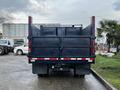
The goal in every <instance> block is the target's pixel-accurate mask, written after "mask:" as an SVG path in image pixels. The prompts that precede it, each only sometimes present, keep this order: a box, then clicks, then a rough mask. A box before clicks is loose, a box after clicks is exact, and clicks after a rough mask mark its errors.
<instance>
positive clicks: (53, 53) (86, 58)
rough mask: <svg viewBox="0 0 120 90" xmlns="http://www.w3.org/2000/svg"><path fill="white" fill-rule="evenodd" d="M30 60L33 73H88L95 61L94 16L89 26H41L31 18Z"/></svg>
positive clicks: (41, 74) (29, 36)
mask: <svg viewBox="0 0 120 90" xmlns="http://www.w3.org/2000/svg"><path fill="white" fill-rule="evenodd" d="M28 41H29V45H28V47H29V52H28V60H29V63H31V64H32V72H33V74H37V75H38V76H44V75H48V74H49V71H51V70H54V71H56V70H70V69H73V70H74V75H75V76H76V75H80V76H83V77H84V76H85V75H86V74H89V73H90V72H91V69H90V67H91V64H92V63H94V62H95V17H94V16H93V17H92V20H91V24H90V25H88V26H87V27H86V28H83V27H82V26H74V25H72V26H69V27H47V26H46V27H45V26H42V25H41V26H40V27H39V28H38V27H36V26H34V25H33V24H32V17H29V35H28Z"/></svg>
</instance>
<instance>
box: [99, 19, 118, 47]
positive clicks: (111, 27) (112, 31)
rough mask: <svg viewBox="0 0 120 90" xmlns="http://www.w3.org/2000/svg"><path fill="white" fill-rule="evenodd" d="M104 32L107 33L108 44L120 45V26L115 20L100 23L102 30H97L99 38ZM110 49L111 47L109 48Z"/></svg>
mask: <svg viewBox="0 0 120 90" xmlns="http://www.w3.org/2000/svg"><path fill="white" fill-rule="evenodd" d="M103 32H107V35H106V36H107V44H108V45H109V46H110V44H113V45H115V46H116V47H118V46H119V45H120V39H119V38H120V24H118V22H117V21H115V20H103V21H100V28H97V33H98V36H99V37H101V36H102V35H101V34H102V33H103ZM109 48H110V47H109Z"/></svg>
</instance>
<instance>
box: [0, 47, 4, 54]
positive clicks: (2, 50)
mask: <svg viewBox="0 0 120 90" xmlns="http://www.w3.org/2000/svg"><path fill="white" fill-rule="evenodd" d="M3 54H4V48H2V47H0V55H3Z"/></svg>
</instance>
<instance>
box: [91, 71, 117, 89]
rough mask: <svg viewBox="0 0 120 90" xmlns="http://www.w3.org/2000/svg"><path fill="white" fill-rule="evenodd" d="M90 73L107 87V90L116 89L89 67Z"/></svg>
mask: <svg viewBox="0 0 120 90" xmlns="http://www.w3.org/2000/svg"><path fill="white" fill-rule="evenodd" d="M91 71H92V74H93V75H94V76H95V77H96V78H97V79H98V80H99V81H100V82H101V83H102V84H103V85H104V86H105V87H106V88H107V90H117V89H116V88H115V87H113V86H112V85H111V84H109V83H108V82H107V81H106V80H105V79H103V78H102V77H101V76H100V75H99V74H98V73H97V72H96V71H95V70H93V69H91Z"/></svg>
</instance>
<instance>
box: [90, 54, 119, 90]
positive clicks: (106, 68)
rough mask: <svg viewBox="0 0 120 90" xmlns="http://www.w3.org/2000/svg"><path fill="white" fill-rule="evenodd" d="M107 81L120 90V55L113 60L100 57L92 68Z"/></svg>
mask: <svg viewBox="0 0 120 90" xmlns="http://www.w3.org/2000/svg"><path fill="white" fill-rule="evenodd" d="M92 67H93V69H94V70H95V71H96V72H98V73H99V74H100V75H101V76H102V77H103V78H104V79H105V80H107V81H108V82H109V83H111V84H112V85H113V86H114V87H116V88H117V89H118V90H120V53H118V54H117V55H115V56H114V57H112V58H109V57H103V56H100V55H98V56H97V57H96V63H95V64H94V65H93V66H92Z"/></svg>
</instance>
